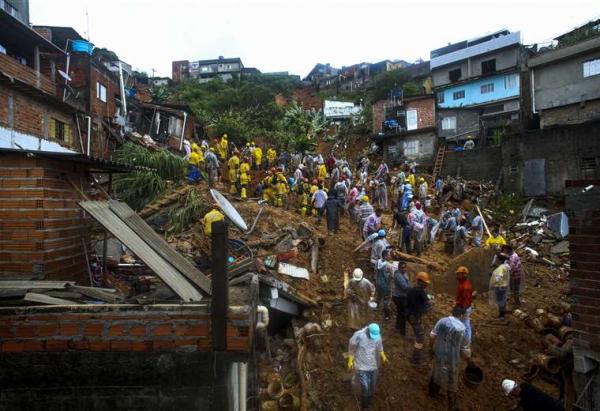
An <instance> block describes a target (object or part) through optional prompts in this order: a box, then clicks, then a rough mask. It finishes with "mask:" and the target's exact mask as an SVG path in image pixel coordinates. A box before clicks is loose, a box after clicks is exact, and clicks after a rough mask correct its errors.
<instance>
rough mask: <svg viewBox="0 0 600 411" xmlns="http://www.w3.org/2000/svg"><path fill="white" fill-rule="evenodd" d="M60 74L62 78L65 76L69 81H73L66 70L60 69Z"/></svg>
mask: <svg viewBox="0 0 600 411" xmlns="http://www.w3.org/2000/svg"><path fill="white" fill-rule="evenodd" d="M58 74H60V76H61V77H62V78H64V79H65V80H67V81H71V77H69V75H68V74H67V73H65V72H64V71H62V70H58Z"/></svg>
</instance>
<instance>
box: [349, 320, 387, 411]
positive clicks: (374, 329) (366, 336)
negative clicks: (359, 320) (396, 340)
mask: <svg viewBox="0 0 600 411" xmlns="http://www.w3.org/2000/svg"><path fill="white" fill-rule="evenodd" d="M380 360H381V363H382V364H383V365H385V364H387V363H388V359H387V357H386V355H385V352H384V351H383V342H382V340H381V331H380V329H379V325H377V324H375V323H371V324H369V326H368V327H365V328H362V329H360V330H358V331H356V332H355V333H354V334H353V335H352V338H350V342H349V343H348V369H349V370H354V371H355V372H356V378H357V380H358V383H359V385H360V407H361V409H362V410H368V409H369V406H370V405H371V401H372V399H373V395H374V394H375V386H376V384H377V370H378V369H379V361H380Z"/></svg>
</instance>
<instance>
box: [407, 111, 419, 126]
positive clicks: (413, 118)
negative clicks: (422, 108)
mask: <svg viewBox="0 0 600 411" xmlns="http://www.w3.org/2000/svg"><path fill="white" fill-rule="evenodd" d="M417 128H419V124H418V118H417V110H414V109H412V110H407V111H406V129H407V130H416V129H417Z"/></svg>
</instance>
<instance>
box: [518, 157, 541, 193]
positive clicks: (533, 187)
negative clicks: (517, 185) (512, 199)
mask: <svg viewBox="0 0 600 411" xmlns="http://www.w3.org/2000/svg"><path fill="white" fill-rule="evenodd" d="M522 178H523V193H524V194H525V195H526V196H530V197H539V196H545V195H546V160H545V159H543V158H536V159H533V160H525V161H524V162H523V174H522Z"/></svg>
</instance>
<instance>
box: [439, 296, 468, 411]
mask: <svg viewBox="0 0 600 411" xmlns="http://www.w3.org/2000/svg"><path fill="white" fill-rule="evenodd" d="M464 315H465V309H464V308H462V307H459V306H455V307H454V308H453V309H452V315H450V316H448V317H444V318H442V319H440V320H439V321H438V322H437V323H436V324H435V326H434V327H433V330H431V333H430V336H431V347H432V351H433V369H432V371H431V377H430V379H429V396H430V397H435V396H436V395H437V394H438V393H439V392H440V390H441V389H442V387H445V388H446V392H447V393H448V410H449V411H457V410H458V399H457V393H458V380H459V376H458V371H459V364H460V357H461V356H463V357H464V358H466V359H468V360H470V358H471V351H470V349H469V347H468V344H467V343H466V338H465V326H464V325H463V323H462V322H461V320H462V319H463V317H464Z"/></svg>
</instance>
